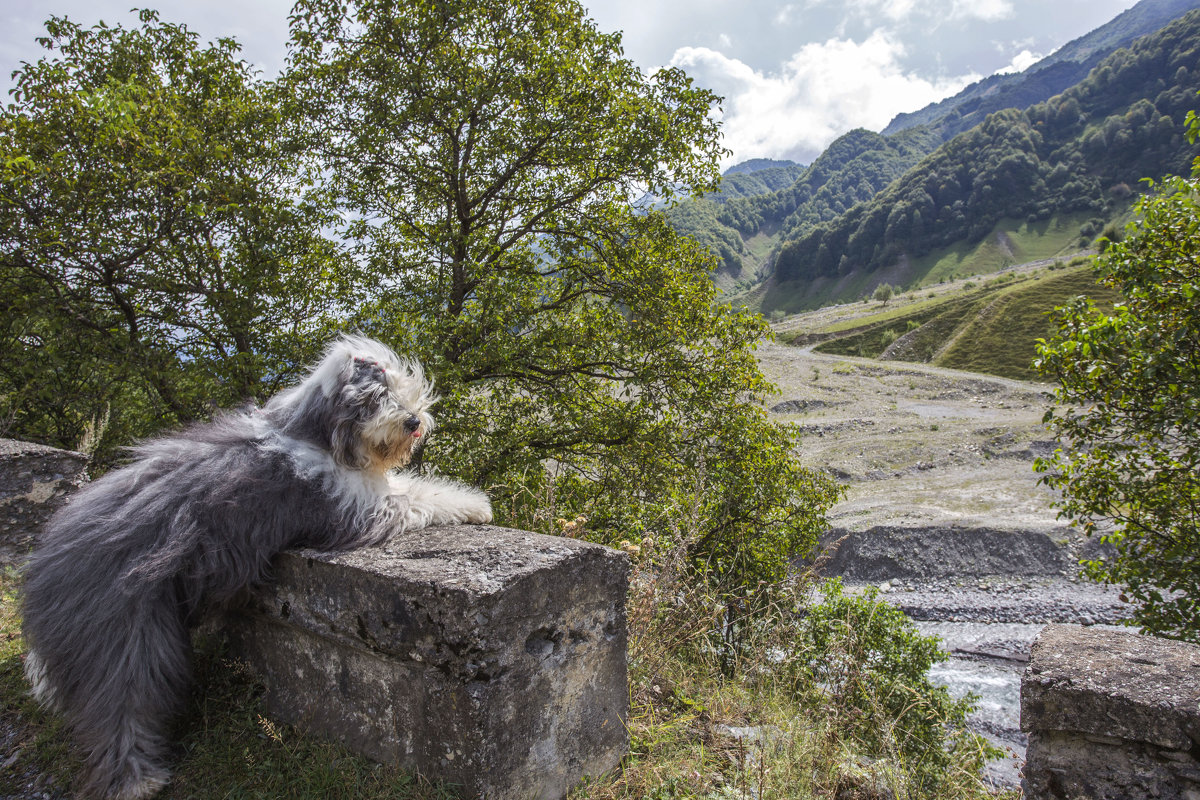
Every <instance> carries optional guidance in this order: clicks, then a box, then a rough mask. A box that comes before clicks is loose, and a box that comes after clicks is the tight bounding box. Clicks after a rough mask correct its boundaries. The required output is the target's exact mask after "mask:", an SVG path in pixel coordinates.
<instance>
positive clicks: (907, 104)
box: [671, 31, 980, 163]
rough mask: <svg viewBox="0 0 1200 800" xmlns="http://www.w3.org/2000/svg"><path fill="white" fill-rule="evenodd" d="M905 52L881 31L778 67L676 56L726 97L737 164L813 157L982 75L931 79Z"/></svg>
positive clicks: (808, 49) (689, 52)
mask: <svg viewBox="0 0 1200 800" xmlns="http://www.w3.org/2000/svg"><path fill="white" fill-rule="evenodd" d="M903 54H904V48H903V45H901V44H900V43H899V42H898V41H896V40H895V39H894V38H893V37H891V36H889V35H888V34H887V33H885V32H883V31H875V32H874V33H873V34H871V35H870V36H869V37H867V38H866V39H865V40H864V41H862V42H855V41H852V40H849V39H829V40H827V41H825V42H823V43H813V44H808V45H805V46H804V47H803V48H801V49H800V50H799V51H798V52H796V53H795V54H793V55H792V57H791V58H790V59H789V60H788V61H787V62H786V63H785V64H784V65H783V67H782V69H781V70H780V71H779V72H778V73H763V72H760V71H757V70H754V69H753V68H751V67H750V66H748V65H746V64H745V63H744V62H742V61H739V60H737V59H734V58H730V57H728V56H725V55H723V54H721V53H718V52H716V51H715V50H711V49H708V48H703V47H684V48H680V49H679V50H678V51H676V53H675V56H674V58H673V59H672V60H671V63H672V65H673V66H678V67H682V68H683V69H685V70H686V71H687V72H688V74H690V75H691V76H692V77H694V78H695V79H696V81H697V83H698V84H700V85H701V86H707V87H709V88H711V89H712V90H714V91H716V92H717V93H718V94H721V95H723V96H724V97H725V102H724V103H723V108H724V111H723V123H724V124H723V129H724V133H725V146H726V147H728V148H729V149H731V150H732V151H733V156H732V158H731V159H730V162H731V163H733V162H736V161H743V160H745V159H748V158H758V157H768V158H792V159H796V160H800V161H811V160H812V159H813V158H815V157H816V156H817V155H818V154H820V152H821V151H822V150H824V149H825V147H826V146H827V145H828V144H829V143H830V142H831V141H833V140H834V139H835V138H836V137H837V136H838V135H840V134H842V133H844V132H845V131H847V130H850V129H852V128H858V127H862V128H870V129H872V130H880V129H881V128H883V127H884V126H886V125H887V123H888V122H890V121H891V119H892V117H894V116H895V115H896V114H898V113H900V112H902V111H912V110H914V109H917V108H921V107H923V106H925V105H926V104H928V103H931V102H934V101H936V100H940V99H942V98H943V97H947V96H949V95H951V94H954V93H955V92H957V91H958V90H959V89H961V88H962V87H963V86H966V85H967V84H968V83H971V82H972V81H975V80H978V79H979V77H980V76H979V75H975V74H970V75H961V76H958V77H954V78H948V79H945V80H937V81H931V80H930V79H928V78H925V77H921V76H918V75H916V74H913V73H911V72H905V71H904V70H903V69H902V68H901V66H900V64H899V59H900V58H901V57H902V56H903Z"/></svg>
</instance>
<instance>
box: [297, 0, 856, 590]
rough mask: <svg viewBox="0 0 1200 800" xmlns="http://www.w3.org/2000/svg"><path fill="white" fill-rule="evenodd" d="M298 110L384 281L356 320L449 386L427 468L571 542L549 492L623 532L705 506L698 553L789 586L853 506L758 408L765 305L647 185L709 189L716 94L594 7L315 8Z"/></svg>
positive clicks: (488, 1)
mask: <svg viewBox="0 0 1200 800" xmlns="http://www.w3.org/2000/svg"><path fill="white" fill-rule="evenodd" d="M293 63H294V72H293V73H292V75H290V76H289V79H288V80H289V83H290V85H291V86H292V87H293V91H294V93H295V97H296V102H297V105H298V107H299V109H300V110H301V111H302V112H303V113H304V115H305V116H306V119H307V120H308V123H309V125H311V126H312V130H313V136H312V138H311V139H310V140H309V141H307V142H306V143H305V147H306V149H308V150H309V151H311V152H313V153H315V154H316V155H317V156H318V157H319V158H320V159H321V160H322V162H323V163H324V164H325V165H326V172H325V176H326V178H327V181H328V183H327V188H328V190H329V192H330V196H331V197H332V198H333V199H334V200H335V201H336V202H337V203H339V204H340V205H341V207H342V208H343V209H344V211H345V212H346V217H347V218H348V219H351V220H353V222H351V223H350V224H349V225H348V226H347V228H346V230H345V234H346V236H347V237H348V238H349V239H350V240H351V241H352V242H354V243H355V245H356V248H357V249H356V256H357V257H358V258H359V259H361V260H362V261H363V262H365V263H366V264H367V265H369V268H370V271H371V272H372V274H373V275H375V276H376V278H377V281H378V290H377V297H376V300H375V302H373V303H371V304H368V305H366V306H365V307H364V309H363V311H362V313H361V314H360V315H359V316H358V318H357V320H358V324H359V325H360V327H361V328H362V329H363V330H364V331H366V332H369V333H371V334H374V335H376V336H379V337H380V338H382V339H383V340H385V341H388V342H389V343H391V344H392V345H394V346H395V347H396V348H397V349H398V350H400V351H402V352H406V353H411V354H413V355H415V356H417V357H419V358H420V359H421V360H422V361H423V362H424V363H425V365H426V367H427V368H428V369H429V371H430V373H431V374H433V375H435V376H437V379H438V382H439V389H440V392H441V394H442V401H441V404H440V407H439V420H440V426H441V427H440V432H439V433H437V434H435V435H434V436H433V437H431V439H430V443H429V445H428V447H429V450H428V452H427V454H426V458H427V459H428V461H429V462H431V463H432V464H433V465H435V466H436V467H437V468H439V469H442V470H445V471H447V472H452V473H455V474H458V475H460V476H462V477H464V478H466V479H467V480H470V481H472V482H474V483H477V484H479V485H481V486H484V487H486V488H488V490H489V491H490V492H491V494H492V496H493V499H494V501H495V504H496V506H497V508H498V509H500V511H501V514H502V516H503V518H504V519H505V521H507V522H508V523H510V524H514V525H520V526H525V527H530V528H538V527H540V528H541V529H543V530H547V531H549V532H553V529H552V528H550V527H549V522H548V521H547V520H546V519H545V517H544V516H539V509H541V508H543V507H544V506H545V505H546V502H547V498H551V497H552V498H553V499H554V502H555V503H556V504H557V506H558V507H559V508H561V509H563V510H564V511H565V512H566V513H564V516H574V515H575V514H579V513H583V514H585V515H586V516H587V517H588V518H589V519H590V523H589V525H588V530H589V532H590V534H591V535H592V536H593V537H595V538H598V539H600V540H602V541H607V542H609V543H617V542H619V541H621V540H624V539H630V538H632V539H636V538H637V537H639V536H641V535H643V534H644V533H648V532H653V531H655V530H658V529H659V528H661V526H662V525H665V524H668V523H669V521H670V518H671V516H672V515H674V514H676V513H680V512H679V509H696V513H698V514H699V515H700V516H701V518H702V519H703V520H704V525H703V531H702V533H701V534H699V535H698V537H697V539H696V541H695V543H694V548H693V556H694V558H695V559H696V561H697V562H705V563H709V564H710V565H711V566H713V567H714V569H713V572H712V574H714V575H718V576H720V578H719V579H720V580H721V581H723V582H725V583H727V584H728V585H730V586H738V585H742V584H747V583H748V584H750V585H754V584H755V583H756V582H757V581H758V580H760V579H766V580H775V579H778V578H780V577H782V576H783V574H784V573H785V571H786V565H787V559H788V558H789V557H790V556H791V555H793V554H794V553H796V552H799V551H803V550H805V549H807V547H808V546H809V545H811V544H812V542H813V541H815V537H816V534H817V532H818V530H819V527H820V518H821V512H822V511H823V510H824V509H825V508H826V507H827V506H828V505H829V504H830V503H831V502H832V501H833V499H834V498H835V497H836V496H837V490H836V489H835V488H834V487H833V485H832V484H831V483H830V482H829V481H828V480H827V479H826V478H824V477H822V476H820V475H819V474H817V473H815V472H812V471H809V470H805V469H803V468H801V467H800V466H799V465H798V463H797V462H796V460H795V458H794V457H793V455H792V452H793V449H794V448H795V446H796V443H797V442H796V437H795V435H794V434H793V433H792V432H791V431H790V430H788V429H782V428H778V427H776V426H774V425H773V424H772V423H771V422H770V421H769V420H768V419H767V416H766V413H765V411H764V410H763V409H762V407H761V405H758V404H755V403H753V402H750V398H753V397H761V396H764V395H765V394H767V393H768V392H769V387H768V385H767V383H766V381H765V379H764V378H763V376H762V374H761V372H760V371H759V369H758V366H757V362H756V360H755V357H754V353H753V347H754V345H755V343H756V342H757V341H759V340H760V339H761V338H763V337H764V336H765V335H766V334H767V332H768V331H767V328H766V326H765V324H764V323H763V321H762V320H761V318H759V317H755V316H751V315H748V314H745V313H740V312H734V311H733V310H731V309H730V308H729V306H727V305H719V304H717V298H716V294H715V289H714V287H713V284H712V281H711V278H710V272H711V270H712V268H713V263H712V260H711V259H710V257H709V256H708V255H707V254H706V253H705V252H704V251H702V250H701V249H700V248H699V247H697V246H696V245H695V244H694V243H693V242H691V241H689V240H687V239H684V238H682V237H680V236H679V235H678V234H676V233H675V232H674V231H672V229H671V228H670V227H669V226H668V225H667V224H666V221H665V219H664V217H663V215H662V214H660V213H650V214H645V215H639V214H635V213H634V211H633V209H632V208H631V207H630V204H629V198H630V197H631V196H632V194H633V192H634V189H635V187H636V188H637V190H638V191H641V190H646V191H649V192H650V193H651V194H653V195H655V196H657V197H660V198H665V199H667V200H668V201H669V200H670V199H671V197H672V196H674V195H676V194H678V193H684V194H697V193H700V192H703V191H710V190H712V189H713V188H715V183H716V179H717V177H718V176H717V172H716V164H717V161H718V158H719V156H720V155H721V154H722V153H723V152H724V151H723V150H722V149H721V148H720V145H719V139H718V130H717V127H716V125H715V123H714V122H713V121H712V119H711V117H710V112H711V110H712V107H713V104H714V103H715V102H716V98H715V97H714V96H713V95H712V94H711V93H709V92H708V91H705V90H701V89H698V88H696V87H694V86H693V85H692V84H691V82H690V80H689V79H688V78H687V77H686V76H685V75H684V74H683V73H682V72H680V71H679V70H676V69H663V70H659V71H657V72H656V73H655V74H654V75H653V76H649V77H647V76H645V75H643V73H642V72H641V70H639V69H638V68H637V67H636V66H635V65H634V64H633V63H632V62H630V61H628V60H626V59H625V58H624V57H623V56H622V54H621V48H620V37H619V35H615V34H604V33H601V32H599V31H597V30H596V28H595V25H594V23H592V22H591V21H590V20H588V19H587V18H586V17H585V16H584V14H583V11H582V9H581V7H580V6H579V5H578V4H577V3H576V2H574V0H523V1H522V2H516V3H514V2H509V1H508V0H455V1H454V2H417V3H407V4H404V6H403V7H400V6H398V5H396V4H394V3H391V2H387V1H386V0H363V2H359V3H352V4H350V5H349V6H346V5H345V4H342V3H338V2H333V0H305V2H301V3H300V4H299V5H298V6H297V8H296V15H295V17H294V28H293Z"/></svg>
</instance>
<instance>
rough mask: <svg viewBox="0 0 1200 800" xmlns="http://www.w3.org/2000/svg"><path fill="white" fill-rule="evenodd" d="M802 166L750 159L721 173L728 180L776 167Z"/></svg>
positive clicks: (770, 160) (769, 159)
mask: <svg viewBox="0 0 1200 800" xmlns="http://www.w3.org/2000/svg"><path fill="white" fill-rule="evenodd" d="M795 166H800V167H802V166H803V165H802V164H797V163H796V162H795V161H781V160H779V159H775V158H752V159H750V160H748V161H742V162H741V163H738V164H734V165H733V166H732V167H730V168H729V169H727V170H725V172H724V173H722V175H723V177H726V178H728V177H729V176H730V175H743V174H746V173H750V172H761V171H762V170H764V169H775V168H776V167H795Z"/></svg>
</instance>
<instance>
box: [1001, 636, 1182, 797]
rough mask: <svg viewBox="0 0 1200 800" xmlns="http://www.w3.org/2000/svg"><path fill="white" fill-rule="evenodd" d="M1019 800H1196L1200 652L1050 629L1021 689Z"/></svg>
mask: <svg viewBox="0 0 1200 800" xmlns="http://www.w3.org/2000/svg"><path fill="white" fill-rule="evenodd" d="M1021 729H1022V730H1024V731H1026V732H1027V733H1028V734H1029V747H1028V750H1027V752H1026V761H1025V783H1024V789H1025V796H1026V797H1027V798H1030V800H1038V798H1075V797H1088V798H1096V800H1101V799H1107V798H1112V799H1113V800H1116V799H1117V798H1127V797H1161V798H1189V800H1197V799H1198V798H1200V646H1197V645H1193V644H1188V643H1186V642H1178V641H1173V640H1170V639H1161V638H1158V637H1153V636H1143V635H1139V634H1135V633H1130V632H1125V631H1114V630H1101V629H1096V628H1085V627H1081V626H1075V625H1049V626H1047V627H1046V628H1045V630H1044V631H1043V632H1042V633H1041V635H1040V636H1039V637H1038V638H1037V640H1036V641H1035V642H1034V645H1033V649H1032V652H1031V654H1030V662H1029V667H1028V669H1027V670H1026V672H1025V675H1024V677H1023V679H1022V681H1021Z"/></svg>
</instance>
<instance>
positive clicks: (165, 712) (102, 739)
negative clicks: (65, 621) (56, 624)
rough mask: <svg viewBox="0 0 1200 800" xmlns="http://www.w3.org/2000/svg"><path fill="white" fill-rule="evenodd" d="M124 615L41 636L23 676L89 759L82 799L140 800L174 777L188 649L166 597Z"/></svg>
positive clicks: (178, 617) (187, 674) (178, 619)
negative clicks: (175, 729)
mask: <svg viewBox="0 0 1200 800" xmlns="http://www.w3.org/2000/svg"><path fill="white" fill-rule="evenodd" d="M124 599H126V600H131V599H132V598H124ZM122 612H123V613H119V614H110V615H106V616H107V620H106V622H108V623H109V624H110V625H111V626H112V627H110V628H108V629H105V630H101V629H100V628H90V629H88V630H83V629H82V628H77V629H75V630H71V631H64V630H61V629H59V630H55V631H50V632H48V631H44V630H43V631H42V634H43V635H41V636H36V635H35V636H34V638H33V642H32V643H33V648H34V649H33V650H32V652H31V655H30V659H28V660H27V661H26V671H27V673H29V677H30V678H31V679H33V680H32V681H31V682H33V683H34V693H35V696H37V697H38V699H40V700H42V701H43V702H47V703H48V705H51V706H52V707H54V708H56V709H58V710H60V711H62V713H63V714H64V715H65V716H66V717H67V720H68V723H69V724H70V726H71V729H72V731H73V732H74V734H75V737H76V740H77V741H78V743H79V745H80V746H81V749H82V750H83V752H84V756H85V761H86V764H87V773H86V775H85V777H84V787H83V795H84V796H88V797H103V798H111V800H141V798H147V797H150V796H152V795H154V794H155V793H157V792H158V790H159V789H161V788H162V787H163V785H165V784H166V782H167V780H168V777H169V774H170V773H169V770H168V768H167V766H166V763H167V759H166V756H167V754H168V749H169V740H168V738H167V731H168V726H169V724H170V720H171V717H172V716H173V715H174V714H175V713H177V712H178V711H179V709H180V707H181V706H182V704H183V701H184V699H185V698H186V692H187V687H188V685H189V683H190V677H191V658H190V656H191V643H190V638H189V636H188V633H187V628H186V626H185V625H184V622H183V619H182V618H181V615H180V614H179V613H178V611H177V610H176V609H175V608H174V607H173V604H171V603H169V602H163V601H162V599H161V598H153V599H149V600H147V601H146V602H144V604H140V606H139V607H138V608H137V609H134V608H130V607H128V606H126V607H125V608H124V609H122ZM46 633H50V634H51V635H49V636H46V635H45V634H46ZM55 634H65V635H55ZM47 640H48V641H47ZM31 661H32V663H30V662H31Z"/></svg>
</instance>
